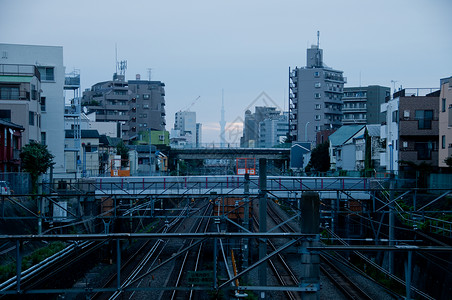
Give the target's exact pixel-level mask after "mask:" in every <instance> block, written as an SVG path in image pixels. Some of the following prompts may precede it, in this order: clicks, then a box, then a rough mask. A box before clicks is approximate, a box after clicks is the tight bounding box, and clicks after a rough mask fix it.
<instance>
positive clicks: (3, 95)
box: [0, 86, 19, 100]
mask: <svg viewBox="0 0 452 300" xmlns="http://www.w3.org/2000/svg"><path fill="white" fill-rule="evenodd" d="M0 99H1V100H19V87H12V86H4V87H1V88H0Z"/></svg>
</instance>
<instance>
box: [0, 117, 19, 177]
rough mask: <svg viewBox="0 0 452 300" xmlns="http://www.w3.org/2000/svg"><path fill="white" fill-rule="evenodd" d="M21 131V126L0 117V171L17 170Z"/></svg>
mask: <svg viewBox="0 0 452 300" xmlns="http://www.w3.org/2000/svg"><path fill="white" fill-rule="evenodd" d="M22 131H24V128H23V127H22V126H20V125H17V124H14V123H11V122H8V121H5V120H2V119H0V145H1V146H0V172H19V170H20V151H21V149H22V138H21V137H22Z"/></svg>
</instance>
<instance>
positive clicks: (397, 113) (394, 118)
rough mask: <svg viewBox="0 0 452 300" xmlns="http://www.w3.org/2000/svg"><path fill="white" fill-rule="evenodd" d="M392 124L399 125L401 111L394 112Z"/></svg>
mask: <svg viewBox="0 0 452 300" xmlns="http://www.w3.org/2000/svg"><path fill="white" fill-rule="evenodd" d="M392 122H394V123H398V122H399V111H398V110H395V111H393V112H392Z"/></svg>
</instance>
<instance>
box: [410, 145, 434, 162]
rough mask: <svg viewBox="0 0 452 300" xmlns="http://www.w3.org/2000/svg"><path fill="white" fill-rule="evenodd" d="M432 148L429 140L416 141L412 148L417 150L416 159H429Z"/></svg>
mask: <svg viewBox="0 0 452 300" xmlns="http://www.w3.org/2000/svg"><path fill="white" fill-rule="evenodd" d="M432 148H433V145H432V143H431V142H428V143H427V142H422V143H416V144H415V146H414V149H415V150H416V151H417V159H418V160H430V159H432Z"/></svg>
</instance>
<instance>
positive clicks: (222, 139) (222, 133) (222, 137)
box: [220, 90, 226, 147]
mask: <svg viewBox="0 0 452 300" xmlns="http://www.w3.org/2000/svg"><path fill="white" fill-rule="evenodd" d="M225 126H226V121H225V120H224V90H221V120H220V146H221V147H224V146H225V142H226V132H225Z"/></svg>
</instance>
